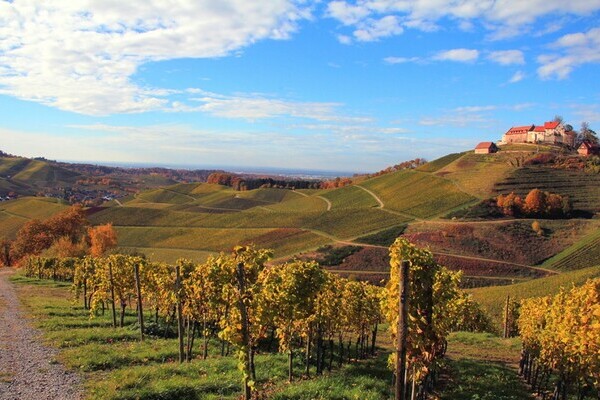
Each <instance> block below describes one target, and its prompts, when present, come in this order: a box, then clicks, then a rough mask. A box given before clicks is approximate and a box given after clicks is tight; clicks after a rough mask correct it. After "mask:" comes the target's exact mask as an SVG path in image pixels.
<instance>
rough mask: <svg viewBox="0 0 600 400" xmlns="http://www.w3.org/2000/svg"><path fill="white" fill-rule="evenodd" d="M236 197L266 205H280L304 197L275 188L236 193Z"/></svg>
mask: <svg viewBox="0 0 600 400" xmlns="http://www.w3.org/2000/svg"><path fill="white" fill-rule="evenodd" d="M238 196H239V197H241V198H244V199H251V200H256V201H260V202H263V203H266V204H273V203H282V202H285V201H290V200H295V199H299V198H303V197H304V196H302V195H301V194H299V193H296V192H295V191H293V190H289V189H275V188H260V189H254V190H248V191H244V192H238Z"/></svg>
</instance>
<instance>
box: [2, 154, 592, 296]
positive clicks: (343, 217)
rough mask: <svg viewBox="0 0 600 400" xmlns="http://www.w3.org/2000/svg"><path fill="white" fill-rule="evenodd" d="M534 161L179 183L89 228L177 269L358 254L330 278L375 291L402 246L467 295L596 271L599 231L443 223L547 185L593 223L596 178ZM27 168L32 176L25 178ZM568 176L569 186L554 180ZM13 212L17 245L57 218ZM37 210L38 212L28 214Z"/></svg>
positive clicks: (495, 158)
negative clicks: (335, 184) (234, 254)
mask: <svg viewBox="0 0 600 400" xmlns="http://www.w3.org/2000/svg"><path fill="white" fill-rule="evenodd" d="M544 151H548V152H550V151H553V150H552V149H551V148H548V149H546V150H544ZM535 155H536V153H534V152H533V151H531V147H527V148H526V149H524V151H519V150H518V149H516V148H515V147H510V151H507V152H505V153H502V152H500V153H498V154H490V155H488V154H483V155H482V154H473V153H472V152H464V153H456V154H450V155H448V156H445V157H442V158H440V159H438V160H434V161H432V162H430V163H427V164H425V165H422V166H420V167H418V168H417V169H414V170H400V171H395V172H390V173H385V174H381V175H378V176H375V177H371V178H368V177H367V178H364V177H363V178H361V179H360V180H358V182H359V183H354V184H352V185H349V186H345V187H341V188H336V189H325V190H324V189H301V190H289V189H281V188H274V187H264V188H259V189H254V190H247V191H236V190H234V189H232V188H231V187H227V186H222V185H218V184H207V183H174V184H168V185H163V186H159V187H153V188H149V189H147V190H141V191H140V192H139V193H134V194H130V195H127V196H122V197H118V198H117V199H116V200H113V201H110V202H106V203H104V204H103V206H102V207H96V208H94V209H93V210H92V212H91V214H90V216H89V218H90V221H91V222H92V223H93V224H101V223H107V222H112V223H113V224H114V226H115V228H116V230H117V233H118V237H119V246H120V247H121V249H122V250H123V251H127V252H142V253H144V254H146V255H148V256H149V257H150V258H151V259H155V260H162V261H169V262H173V261H175V260H176V259H178V258H180V257H187V258H190V259H193V260H204V259H205V258H206V257H208V255H210V254H215V253H218V252H221V251H227V250H229V249H231V247H233V246H234V245H236V244H244V243H255V244H257V245H259V246H261V247H266V248H272V249H273V250H274V251H275V256H276V257H277V258H288V257H292V256H296V255H300V256H302V257H303V258H310V257H317V258H319V257H320V256H319V255H318V254H316V253H315V250H317V249H319V248H326V247H325V246H329V247H328V248H331V249H332V250H331V251H334V252H335V251H337V250H335V249H336V248H340V247H344V246H349V245H354V246H358V247H357V248H358V249H359V250H358V251H357V252H353V253H352V254H349V255H348V256H347V257H344V258H341V259H339V261H338V262H337V264H332V265H330V266H328V268H329V269H331V270H333V271H336V272H339V273H340V274H343V275H345V276H355V277H358V278H359V279H366V280H370V281H372V282H380V281H381V280H385V279H386V277H387V274H388V268H389V267H388V266H389V259H388V256H387V247H388V246H389V245H390V244H391V243H392V242H393V240H394V239H395V237H396V236H397V235H399V234H403V235H405V236H406V237H408V238H409V239H410V240H411V241H413V242H415V243H417V244H419V245H421V246H425V247H428V248H430V249H431V250H432V251H433V253H434V254H435V257H436V259H437V260H438V261H439V262H441V263H443V264H445V265H447V266H448V267H449V268H452V269H456V270H462V271H463V272H464V274H465V279H464V284H465V285H466V286H469V287H470V286H490V285H492V286H495V285H507V284H511V283H514V282H521V281H526V280H530V279H536V278H540V277H544V276H548V275H551V274H555V273H556V272H555V271H563V270H567V269H576V268H583V267H587V266H591V265H594V263H595V260H596V259H597V258H598V255H597V254H596V250H595V249H596V247H598V246H596V244H597V241H598V240H599V239H598V236H597V232H598V231H600V222H598V220H594V219H571V220H544V221H540V222H541V226H542V228H543V235H539V234H537V233H536V232H535V231H534V230H533V229H532V228H531V224H532V222H533V221H534V220H532V219H520V220H510V219H499V220H498V219H493V220H485V219H481V218H479V219H477V220H469V219H461V220H453V221H450V220H448V219H443V217H445V216H446V215H448V213H453V212H455V211H457V210H461V209H465V208H469V207H472V206H473V205H474V204H477V203H478V202H479V201H481V200H482V199H485V198H488V197H489V196H492V195H494V193H496V192H497V191H499V190H500V188H503V189H502V191H505V190H509V189H511V190H512V188H517V187H520V186H519V185H522V186H523V188H521V189H519V190H523V191H524V190H526V189H525V188H524V187H525V184H527V185H529V186H532V185H536V184H538V183H542V182H546V183H548V184H549V183H552V184H553V185H554V186H552V187H550V186H545V187H544V188H545V189H546V190H555V189H559V188H562V190H563V191H564V193H566V194H568V195H569V196H572V198H573V199H574V201H575V204H576V206H577V207H580V208H581V207H585V208H586V209H587V210H588V215H591V214H590V213H591V212H592V211H593V210H594V207H595V206H594V204H595V203H594V202H595V200H596V199H595V198H594V196H595V193H596V192H595V191H597V187H596V186H595V185H594V183H595V182H596V179H597V176H595V175H589V174H584V173H583V172H580V171H568V170H557V169H555V168H551V167H550V166H547V165H536V166H524V164H526V163H525V161H526V160H527V159H528V158H530V157H533V156H535ZM39 163H42V164H43V162H41V161H38V162H37V163H33V164H31V163H25V162H24V161H19V162H14V164H15V165H14V166H13V167H10V166H9V165H8V164H5V169H6V170H9V169H10V168H12V171H17V170H19V171H20V172H19V174H20V176H26V177H27V176H28V177H29V179H30V180H31V179H33V177H35V176H38V177H40V176H48V173H47V172H46V173H45V175H43V174H42V172H40V171H47V168H41V167H40V165H41V164H39ZM17 165H20V166H21V167H17ZM24 165H30V167H29V168H26V169H23V168H22V167H23V166H24ZM34 166H36V167H35V168H34ZM36 168H37V169H36ZM531 171H537V172H535V176H536V177H537V178H536V179H537V181H534V180H532V178H520V179H522V180H521V181H519V180H517V179H516V177H519V176H527V174H531ZM561 174H562V175H564V176H565V177H567V176H568V177H569V180H567V179H565V180H562V181H560V180H556V178H557V177H559V176H562V175H561ZM56 176H58V177H60V176H62V175H60V173H58V174H57V175H56ZM153 178H154V179H155V182H154V183H153V184H160V183H161V182H163V183H164V182H165V178H164V177H163V176H161V175H156V176H154V177H153ZM567 181H568V183H570V184H568V185H567V184H566V183H567ZM94 182H95V181H94ZM166 182H168V183H170V182H169V180H168V179H167V181H166ZM518 182H521V183H518ZM561 182H562V183H561ZM510 185H512V186H510ZM598 198H600V196H598ZM36 201H38V202H39V200H36ZM6 204H7V206H5V207H4V208H5V209H3V210H2V213H0V226H2V227H3V228H4V231H5V232H7V235H8V236H9V237H10V236H11V235H14V233H15V232H16V230H17V229H18V228H19V227H20V226H22V224H23V223H25V221H26V220H27V218H40V217H44V216H48V215H50V214H51V213H52V211H53V210H54V209H53V208H51V207H49V206H48V204H49V203H44V204H42V206H41V207H39V206H37V203H35V202H33V200H32V199H22V200H18V201H16V202H14V203H13V204H8V203H6ZM55 205H56V204H55ZM56 207H58V206H56ZM28 209H31V210H32V211H30V212H24V211H23V210H28ZM33 210H36V211H33ZM56 210H58V208H56ZM38 213H39V214H38Z"/></svg>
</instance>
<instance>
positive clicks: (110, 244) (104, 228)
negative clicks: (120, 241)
mask: <svg viewBox="0 0 600 400" xmlns="http://www.w3.org/2000/svg"><path fill="white" fill-rule="evenodd" d="M88 235H89V238H90V254H91V255H92V257H102V256H103V255H104V253H106V252H107V251H108V250H110V249H112V248H114V247H115V246H116V245H117V233H116V232H115V229H114V228H113V226H112V223H108V224H105V225H99V226H95V227H91V228H89V229H88Z"/></svg>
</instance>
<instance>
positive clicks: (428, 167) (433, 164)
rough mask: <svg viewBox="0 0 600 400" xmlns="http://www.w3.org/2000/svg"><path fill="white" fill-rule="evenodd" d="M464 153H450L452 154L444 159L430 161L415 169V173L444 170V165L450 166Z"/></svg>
mask: <svg viewBox="0 0 600 400" xmlns="http://www.w3.org/2000/svg"><path fill="white" fill-rule="evenodd" d="M464 154H465V153H452V154H448V155H446V156H444V157H440V158H438V159H436V160H433V161H430V162H428V163H427V164H425V165H421V166H420V167H419V168H417V171H421V172H435V171H437V170H439V169H442V168H444V167H445V166H446V165H448V164H450V163H451V162H453V161H455V160H457V159H459V158H460V157H462V156H463V155H464Z"/></svg>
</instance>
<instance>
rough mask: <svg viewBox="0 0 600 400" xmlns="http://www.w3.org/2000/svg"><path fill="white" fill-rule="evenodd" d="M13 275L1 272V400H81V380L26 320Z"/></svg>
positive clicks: (5, 270) (6, 271) (8, 271)
mask: <svg viewBox="0 0 600 400" xmlns="http://www.w3.org/2000/svg"><path fill="white" fill-rule="evenodd" d="M12 273H13V271H12V270H11V269H9V268H0V400H63V399H64V400H77V399H81V398H82V394H81V389H80V383H81V382H80V379H79V377H78V376H77V375H76V374H74V373H72V372H67V371H66V370H65V368H64V367H63V366H62V365H60V364H58V363H57V362H56V361H55V356H56V353H57V350H56V349H53V348H50V347H47V346H44V345H43V344H42V341H41V338H40V335H41V333H40V331H38V330H37V329H35V328H33V327H32V326H31V325H30V323H29V321H28V320H27V319H26V317H25V313H24V312H23V310H22V309H21V304H20V302H19V299H18V298H17V294H16V292H15V288H14V286H13V284H12V283H10V282H9V281H8V277H9V276H10V275H11V274H12Z"/></svg>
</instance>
